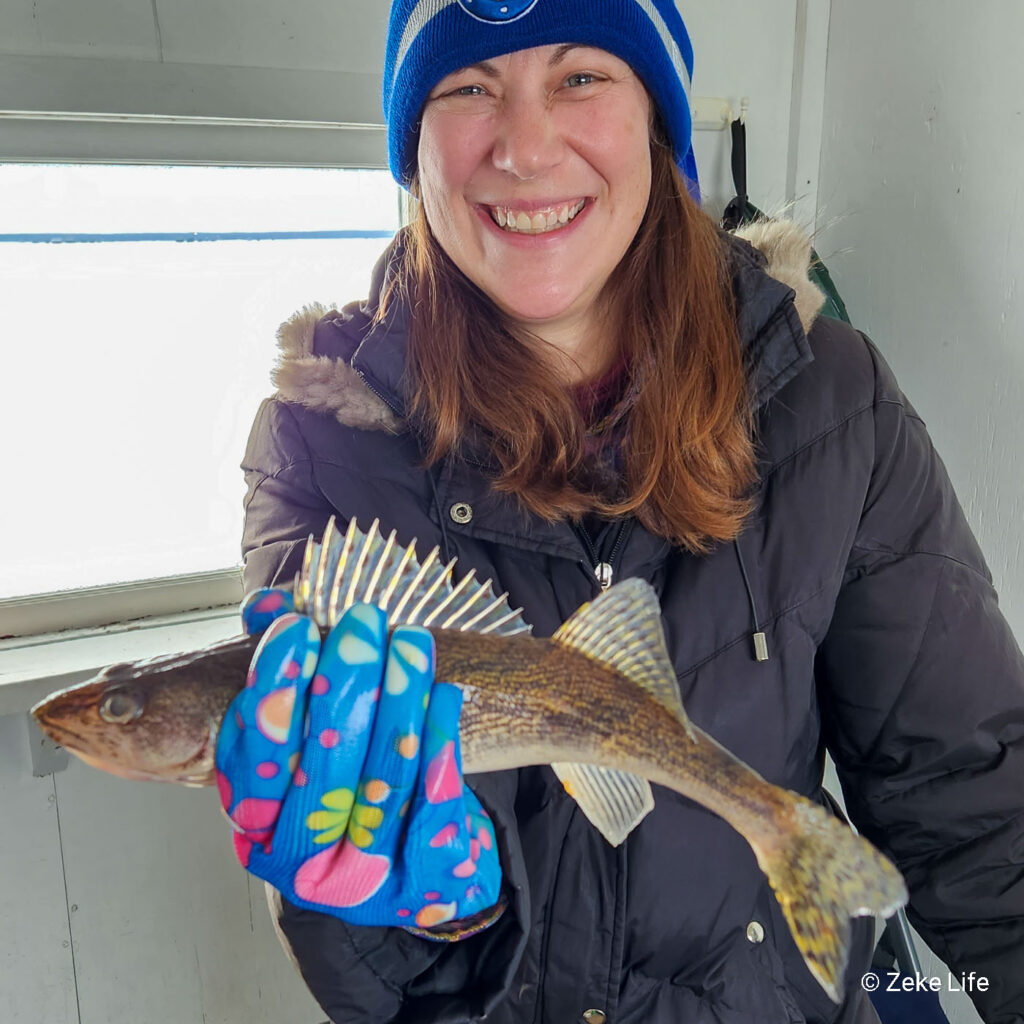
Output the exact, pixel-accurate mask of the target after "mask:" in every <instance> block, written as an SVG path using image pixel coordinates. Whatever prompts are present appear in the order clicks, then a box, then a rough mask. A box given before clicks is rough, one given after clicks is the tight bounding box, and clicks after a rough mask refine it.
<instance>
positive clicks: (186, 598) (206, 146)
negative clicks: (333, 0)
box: [0, 110, 411, 686]
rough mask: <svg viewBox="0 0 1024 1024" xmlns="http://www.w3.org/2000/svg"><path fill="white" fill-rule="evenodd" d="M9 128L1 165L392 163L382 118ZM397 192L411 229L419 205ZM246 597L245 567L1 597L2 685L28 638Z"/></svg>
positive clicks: (187, 616)
mask: <svg viewBox="0 0 1024 1024" xmlns="http://www.w3.org/2000/svg"><path fill="white" fill-rule="evenodd" d="M0 125H2V126H3V129H4V131H3V133H0V139H2V142H0V163H43V164H83V163H99V164H134V165H143V164H154V163H158V164H162V165H166V166H232V167H301V168H322V167H330V168H339V169H365V170H387V169H388V160H387V134H386V128H385V126H384V125H383V124H366V123H354V122H333V121H315V122H314V121H304V120H288V119H281V118H276V119H274V120H267V119H263V118H245V117H242V118H238V117H233V118H226V117H205V116H203V117H181V116H172V115H164V114H154V115H150V114H108V113H88V112H75V111H70V112H51V111H38V110H0ZM396 192H397V196H396V198H397V199H398V203H399V222H400V224H402V225H404V224H406V223H408V221H409V218H410V216H411V203H410V200H409V199H408V197H407V194H406V193H405V192H404V191H403V190H401V189H399V188H398V186H396ZM240 455H241V453H239V456H240ZM243 596H244V595H243V593H242V576H241V568H240V567H236V568H230V569H221V570H214V571H210V572H203V573H192V574H185V575H175V576H164V577H157V578H151V579H144V580H137V581H129V582H125V583H120V584H112V585H103V586H93V587H82V588H75V589H70V590H65V591H58V592H53V593H40V594H30V595H21V596H16V597H10V598H2V599H0V686H3V684H4V682H5V679H4V667H3V662H4V655H5V653H7V652H9V651H11V650H13V649H15V648H17V647H20V646H23V643H21V641H23V640H24V638H27V637H39V638H44V637H51V636H52V637H54V638H55V639H56V640H58V641H61V642H63V641H67V640H69V639H74V638H75V637H78V636H88V635H92V634H95V633H96V631H97V630H110V629H114V630H116V629H120V628H121V627H128V628H132V627H136V626H138V625H139V624H142V623H146V622H148V621H151V620H156V619H161V618H169V620H180V621H181V622H182V623H188V622H192V621H194V619H195V615H196V613H200V614H209V613H210V612H211V611H213V612H223V613H224V614H225V615H227V614H228V613H229V612H232V613H233V612H234V610H236V609H237V607H238V603H239V602H240V601H241V599H242V597H243ZM44 652H45V645H42V648H41V649H40V651H39V653H40V654H41V655H42V656H43V657H45V653H44Z"/></svg>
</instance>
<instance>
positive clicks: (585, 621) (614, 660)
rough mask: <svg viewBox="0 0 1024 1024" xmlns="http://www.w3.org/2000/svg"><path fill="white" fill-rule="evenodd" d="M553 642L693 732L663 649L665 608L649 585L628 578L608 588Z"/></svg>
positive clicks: (562, 628)
mask: <svg viewBox="0 0 1024 1024" xmlns="http://www.w3.org/2000/svg"><path fill="white" fill-rule="evenodd" d="M551 641H552V643H556V644H560V645H561V646H563V647H569V648H571V649H572V650H574V651H577V652H579V653H580V654H583V655H586V657H588V658H593V659H594V660H595V661H599V662H601V664H603V665H606V666H608V667H609V668H613V669H615V670H616V671H617V672H619V673H621V674H622V675H624V676H625V677H626V678H627V679H628V680H629V681H630V682H631V683H635V684H636V685H637V686H640V687H642V688H643V689H644V690H646V691H647V692H648V693H649V694H650V695H651V696H652V697H655V698H656V699H657V700H658V701H660V702H661V703H662V704H664V705H665V707H667V708H669V709H670V710H671V711H672V712H674V713H675V714H676V715H677V716H678V717H679V718H680V719H681V720H682V721H683V722H684V723H686V726H687V728H689V724H690V723H689V719H688V718H687V716H686V712H685V711H684V710H683V702H682V699H681V698H680V696H679V684H678V682H677V681H676V673H675V669H674V668H673V667H672V662H671V660H670V659H669V656H668V648H667V647H666V646H665V634H664V632H663V630H662V626H661V605H660V604H659V603H658V595H657V594H655V592H654V589H653V588H652V587H651V585H650V584H649V583H646V582H645V581H644V580H639V579H630V580H623V581H622V582H621V583H617V584H615V586H613V587H609V588H608V589H607V590H606V591H604V592H603V593H602V594H600V595H599V596H598V597H595V598H594V600H593V601H591V602H590V603H589V604H585V605H582V606H581V607H580V608H579V609H577V611H576V612H574V613H573V615H571V616H570V617H569V618H568V619H566V621H565V622H563V623H562V625H561V626H559V627H558V629H557V631H556V632H555V634H554V635H553V636H552V637H551Z"/></svg>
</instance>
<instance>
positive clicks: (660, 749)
mask: <svg viewBox="0 0 1024 1024" xmlns="http://www.w3.org/2000/svg"><path fill="white" fill-rule="evenodd" d="M453 567H454V562H452V563H449V564H448V565H447V566H441V565H440V564H439V563H438V562H437V551H436V549H435V551H433V552H432V553H431V554H430V556H429V557H428V558H427V559H426V560H425V561H424V562H423V563H422V564H420V563H419V562H418V560H417V558H416V555H415V548H414V545H413V544H410V545H409V547H408V548H405V549H401V548H398V547H396V546H395V544H394V534H392V535H391V536H390V537H389V538H387V539H386V540H385V539H384V538H383V537H382V536H381V535H380V534H379V532H378V531H377V525H376V523H374V525H373V527H372V528H371V529H370V531H369V533H368V534H365V535H364V534H363V533H361V532H360V531H359V530H358V528H357V526H356V524H355V523H354V522H352V523H350V524H349V528H348V530H347V532H346V533H345V534H344V535H342V534H340V533H338V532H336V531H335V530H334V528H333V521H332V524H331V526H330V527H329V528H328V531H327V533H325V535H324V538H323V541H322V542H321V543H319V544H318V543H316V542H315V541H313V540H312V538H311V539H310V542H309V544H308V545H307V550H306V559H305V563H304V566H303V570H302V572H300V573H299V575H298V576H297V577H296V581H295V585H294V588H293V594H294V597H295V602H296V607H297V609H298V610H299V611H301V612H303V613H305V614H308V615H310V616H312V617H313V618H314V619H315V620H316V622H317V623H318V625H319V626H320V628H321V629H322V630H324V631H326V630H328V629H329V628H330V627H331V626H332V625H334V624H335V623H336V622H337V621H338V620H339V619H340V617H341V615H342V614H343V613H344V611H345V609H347V608H348V607H350V606H351V605H352V604H354V603H355V602H357V601H367V602H370V603H373V604H376V605H378V606H379V607H381V608H383V609H384V610H385V611H387V612H388V621H389V625H390V626H392V627H394V626H396V625H398V624H402V623H411V624H418V625H423V626H425V627H426V628H428V629H429V630H430V632H431V633H432V634H433V636H434V640H435V649H436V677H437V678H438V679H443V680H445V681H446V682H452V683H456V684H457V685H459V686H460V687H461V689H462V690H463V712H462V719H461V723H460V727H459V732H460V738H461V744H462V756H463V767H464V770H465V771H466V773H467V774H472V773H475V772H483V771H497V770H502V769H512V768H519V767H524V766H527V765H543V764H551V766H552V768H553V769H554V770H555V772H556V773H557V774H558V776H559V778H560V779H561V780H562V782H563V784H564V785H565V788H566V791H567V792H568V793H569V794H570V796H572V798H573V799H575V800H576V801H577V803H578V804H579V805H580V808H581V809H582V810H583V812H584V813H585V814H586V815H587V817H588V818H589V819H590V820H591V821H592V822H593V823H594V825H595V826H596V827H597V828H598V829H599V830H600V831H601V833H602V834H603V835H604V836H605V837H606V838H607V839H608V841H609V842H611V843H613V844H618V843H620V842H622V841H623V839H625V837H626V836H627V835H628V834H629V832H630V831H632V829H633V828H635V827H636V825H637V824H638V823H639V822H640V821H641V820H642V819H643V817H644V815H646V814H647V813H648V812H649V811H650V809H651V808H652V807H653V796H652V794H651V788H650V783H651V782H654V783H657V784H660V785H663V786H666V787H668V788H670V789H672V790H675V791H676V792H678V793H681V794H682V795H683V796H686V797H688V798H690V799H691V800H694V801H696V802H697V803H699V804H702V805H703V806H705V807H707V808H708V809H710V810H711V811H713V812H714V813H716V814H718V815H720V816H721V817H722V818H724V819H725V820H726V821H727V822H729V824H730V825H732V826H733V827H734V828H735V829H736V830H737V831H739V832H740V833H741V834H742V835H743V837H744V838H745V839H746V840H747V841H748V842H749V843H750V846H751V847H752V849H753V851H754V853H755V856H756V857H757V861H758V864H759V865H760V867H761V869H762V870H763V871H764V873H765V874H766V875H767V876H768V880H769V883H770V884H771V886H772V888H773V890H774V891H775V894H776V897H777V898H778V900H779V903H780V905H781V907H782V910H783V913H784V916H785V918H786V921H787V923H788V924H789V927H790V929H791V931H792V933H793V936H794V939H795V940H796V944H797V946H798V948H799V949H800V952H801V954H802V955H803V957H804V960H805V962H806V963H807V965H808V967H809V969H810V970H811V972H812V973H813V974H814V976H815V977H816V978H817V979H818V981H819V982H820V984H821V985H822V987H823V988H824V989H825V991H826V992H827V993H828V994H829V996H830V997H831V998H832V999H833V1000H835V1001H836V1002H838V1001H840V999H841V991H842V978H843V972H844V970H845V966H846V962H847V958H848V949H849V938H850V918H851V917H855V916H864V915H877V916H888V915H890V914H892V913H894V912H895V911H896V910H897V909H898V908H899V907H900V906H901V905H902V904H903V903H905V902H906V898H907V895H906V889H905V886H904V884H903V879H902V878H901V876H900V874H899V872H898V871H896V869H895V868H894V867H893V866H892V864H891V863H890V862H889V861H888V860H886V858H884V857H883V856H882V855H881V854H879V853H878V851H876V850H875V849H874V847H872V846H871V844H870V843H868V842H867V841H866V840H864V839H862V838H861V837H859V836H857V835H855V834H854V833H853V832H852V831H851V830H850V829H849V828H847V827H846V826H845V825H843V824H842V823H841V822H839V821H838V820H836V819H835V818H834V817H832V816H831V815H830V814H829V813H827V812H826V811H825V810H823V809H822V808H821V807H819V806H817V805H816V804H813V803H812V802H810V801H808V800H806V799H805V798H803V797H801V796H798V795H796V794H793V793H790V792H788V791H787V790H784V789H781V788H779V787H777V786H773V785H771V784H770V783H768V782H766V781H765V780H764V779H762V778H761V776H760V775H758V774H757V773H756V772H755V771H754V770H753V769H751V768H750V767H748V766H747V765H746V764H744V763H743V762H742V761H740V760H739V759H738V758H736V757H734V756H733V755H732V754H731V753H729V752H728V751H727V750H726V749H725V748H724V747H722V746H721V745H720V744H719V743H717V742H716V741H715V740H714V739H712V738H711V737H710V736H709V735H707V734H706V733H705V732H703V731H702V730H700V729H699V728H697V727H696V726H694V725H693V724H692V723H691V722H690V721H689V719H688V718H687V716H686V713H685V711H684V710H683V706H682V702H681V700H680V697H679V691H678V685H677V682H676V677H675V672H674V670H673V668H672V665H671V662H670V660H669V657H668V652H667V650H666V648H665V640H664V634H663V632H662V626H661V616H660V606H659V604H658V600H657V596H656V595H655V594H654V591H653V590H652V589H651V588H650V587H649V586H648V585H647V584H646V583H644V582H643V581H641V580H626V581H624V582H622V583H619V584H617V585H616V586H614V587H611V588H610V589H609V590H608V591H606V592H605V593H603V594H601V595H600V596H599V597H597V598H596V599H595V600H594V601H592V602H591V603H590V604H587V605H584V606H583V607H582V608H580V609H579V610H578V611H577V612H576V613H575V614H574V615H573V616H572V617H571V618H570V619H569V620H568V621H567V622H566V623H564V624H563V625H562V626H561V627H560V628H559V630H558V631H557V632H556V633H555V634H554V635H553V636H552V637H551V638H550V639H539V638H536V637H533V636H531V635H530V627H529V626H527V624H526V623H525V622H524V621H523V620H522V618H521V616H520V615H519V613H518V612H517V611H512V610H510V609H509V608H508V604H507V600H506V598H505V595H501V596H500V597H495V596H494V594H493V593H492V591H491V585H490V583H486V584H482V585H481V584H480V583H478V582H477V581H475V580H474V579H473V578H472V575H473V574H472V573H470V574H469V576H467V577H465V578H464V579H463V580H461V581H460V582H459V583H458V584H455V585H453V584H452V583H451V574H452V569H453ZM258 643H259V638H258V637H244V636H243V637H237V638H234V639H232V640H228V641H224V642H222V643H219V644H214V645H211V646H210V647H207V648H205V649H203V650H201V651H196V652H191V653H189V654H183V655H174V656H171V657H167V658H158V659H153V660H151V661H146V662H135V663H131V664H125V665H115V666H111V667H110V668H108V669H105V670H104V672H102V673H101V674H100V675H99V676H97V677H96V678H95V679H92V680H89V681H88V682H85V683H81V684H79V685H78V686H75V687H71V688H69V689H67V690H63V691H61V692H59V693H56V694H53V695H52V696H50V697H48V698H47V699H46V700H44V701H42V702H41V703H40V704H38V705H37V706H36V707H35V708H34V709H33V714H34V715H35V717H36V719H37V721H38V722H39V724H40V726H41V727H42V728H43V729H44V731H46V732H47V733H48V734H49V735H50V736H51V737H52V738H53V739H55V740H56V741H57V742H58V743H61V744H62V745H64V746H66V747H67V748H68V749H69V750H71V751H72V752H73V753H75V754H77V755H78V756H79V757H81V758H82V759H83V760H84V761H86V762H88V763H89V764H92V765H94V766H95V767H98V768H102V769H104V770H106V771H110V772H113V773H114V774H119V775H124V776H127V777H129V778H137V779H152V780H160V781H170V782H181V783H186V784H190V785H208V784H212V782H213V781H214V766H213V759H214V752H215V747H216V736H217V732H218V730H219V728H220V723H221V720H222V719H223V716H224V712H225V710H226V708H227V706H228V704H229V703H230V702H231V700H232V698H233V697H234V696H235V694H237V693H238V692H239V690H240V689H241V688H242V686H243V685H244V682H245V678H246V673H247V670H248V666H249V662H250V660H251V658H252V656H253V653H254V652H255V650H256V647H257V645H258Z"/></svg>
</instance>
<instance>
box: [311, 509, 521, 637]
mask: <svg viewBox="0 0 1024 1024" xmlns="http://www.w3.org/2000/svg"><path fill="white" fill-rule="evenodd" d="M454 566H455V561H454V560H452V561H451V562H449V563H448V564H447V565H442V564H441V563H440V561H439V559H438V549H437V548H435V549H434V550H433V551H431V552H430V554H429V555H428V556H427V558H426V559H425V560H424V562H423V563H422V565H421V564H420V562H419V560H418V559H417V557H416V542H415V541H413V542H412V543H411V544H410V545H409V546H408V547H407V548H401V547H399V546H397V545H396V543H395V531H393V530H392V532H391V534H390V536H388V537H387V538H386V539H385V538H384V537H383V536H382V534H381V532H380V529H379V523H378V520H376V519H375V520H374V521H373V523H372V524H371V526H370V529H369V531H368V532H366V533H363V532H362V531H361V530H360V529H359V526H358V525H357V523H356V521H355V520H354V519H352V520H350V521H349V524H348V528H347V530H346V531H345V533H344V535H342V534H341V533H340V531H339V530H338V527H337V524H336V522H335V519H334V517H333V516H332V517H331V519H330V521H329V522H328V524H327V528H326V529H325V530H324V535H323V538H322V539H321V541H320V542H319V543H318V542H317V541H316V540H315V539H314V538H313V537H312V536H310V538H309V539H308V540H307V542H306V550H305V554H304V556H303V563H302V569H301V570H300V572H299V573H298V574H297V575H296V577H295V584H294V587H293V593H294V596H295V607H296V610H297V611H299V612H302V613H303V614H306V615H309V616H311V617H312V618H313V619H314V620H315V621H316V623H317V625H319V626H320V627H321V628H323V629H330V628H331V627H332V626H333V625H335V624H336V623H337V621H338V620H339V619H340V618H341V616H342V615H343V614H344V612H345V610H346V609H347V608H350V607H351V606H352V605H353V604H355V603H356V602H358V601H366V602H369V603H372V604H376V605H378V606H379V607H380V608H382V609H383V610H384V611H386V612H388V625H389V626H397V625H422V626H431V627H433V628H435V629H457V630H471V631H473V632H476V633H493V634H496V635H498V636H513V635H516V634H521V633H529V632H530V631H531V630H532V628H533V627H532V626H530V625H528V624H527V623H526V622H525V621H524V620H523V617H522V614H521V611H522V609H519V608H517V609H511V608H509V606H508V595H507V594H501V595H500V596H498V597H495V595H494V590H493V587H492V586H491V582H490V580H487V581H486V582H484V583H481V582H479V581H478V580H477V579H476V577H475V574H474V573H473V572H470V573H469V574H468V575H467V576H465V577H464V578H463V579H462V580H461V581H460V582H459V583H457V584H455V585H454V586H453V584H452V582H451V577H452V569H453V568H454Z"/></svg>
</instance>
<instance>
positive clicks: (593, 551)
mask: <svg viewBox="0 0 1024 1024" xmlns="http://www.w3.org/2000/svg"><path fill="white" fill-rule="evenodd" d="M633 522H634V520H632V519H624V520H623V521H622V522H621V523H619V526H618V529H617V530H616V531H615V539H614V540H613V541H612V546H611V551H609V553H608V557H607V559H602V558H601V556H600V555H599V554H598V550H597V548H596V547H595V546H594V541H593V539H592V538H591V536H590V534H589V533H588V532H587V528H586V527H585V526H584V525H583V524H582V523H580V525H579V526H577V527H576V528H575V529H576V535H577V536H578V537H579V538H580V540H581V541H582V543H583V548H584V550H585V551H586V553H587V558H588V559H590V567H591V568H590V570H589V571H588V575H590V573H591V572H592V573H593V575H594V578H595V579H596V580H597V583H598V586H599V587H600V588H601V590H602V591H604V590H607V589H608V588H609V587H610V586H611V585H612V582H613V581H614V579H615V561H616V558H617V557H618V554H619V552H620V551H621V550H622V546H623V544H625V542H626V538H627V537H628V536H629V534H630V532H631V531H632V529H633ZM580 565H583V563H582V562H581V563H580ZM583 568H584V570H585V571H586V570H587V567H586V566H585V565H583Z"/></svg>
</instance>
